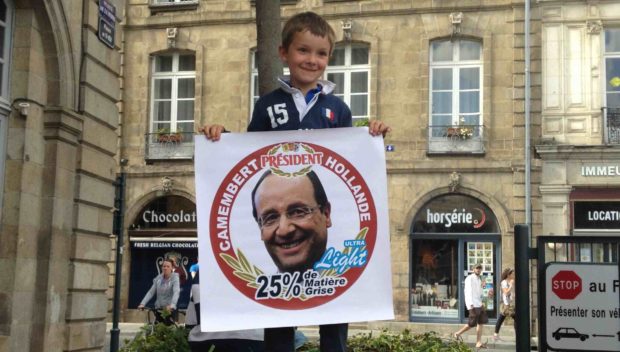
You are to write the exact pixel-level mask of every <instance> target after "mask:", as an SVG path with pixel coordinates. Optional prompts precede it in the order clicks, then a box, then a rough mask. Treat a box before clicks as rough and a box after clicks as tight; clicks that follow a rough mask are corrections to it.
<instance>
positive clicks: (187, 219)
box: [127, 195, 198, 309]
mask: <svg viewBox="0 0 620 352" xmlns="http://www.w3.org/2000/svg"><path fill="white" fill-rule="evenodd" d="M128 233H129V238H130V240H129V241H130V246H129V250H130V251H129V255H130V267H129V274H130V281H129V294H128V302H127V307H128V308H130V309H135V308H136V307H137V306H138V304H139V303H140V301H141V300H142V298H143V297H144V295H145V294H146V292H147V291H148V290H149V288H150V287H151V285H152V284H153V278H154V277H155V276H157V275H159V274H160V273H161V265H162V263H163V261H164V260H165V259H172V260H173V261H174V263H175V265H174V271H175V272H176V273H177V274H178V275H179V282H180V286H181V287H180V288H181V292H180V296H179V301H178V304H177V306H178V308H179V309H185V308H186V307H187V304H188V302H189V292H190V289H191V277H190V275H189V273H188V271H189V267H190V266H191V265H192V264H195V263H197V261H198V238H197V236H196V205H195V204H194V203H193V202H192V201H191V200H189V199H187V198H185V197H181V196H177V195H170V196H165V197H159V198H155V199H153V200H152V201H151V202H149V203H148V204H146V205H145V206H144V207H143V208H142V209H141V211H140V212H139V213H138V214H137V216H136V217H135V219H134V221H133V222H132V223H131V225H130V226H129V231H128Z"/></svg>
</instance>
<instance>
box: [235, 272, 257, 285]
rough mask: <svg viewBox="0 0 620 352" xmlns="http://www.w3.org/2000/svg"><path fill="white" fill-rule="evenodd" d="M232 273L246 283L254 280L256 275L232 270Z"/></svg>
mask: <svg viewBox="0 0 620 352" xmlns="http://www.w3.org/2000/svg"><path fill="white" fill-rule="evenodd" d="M233 274H235V276H236V277H238V278H240V279H241V280H243V281H245V282H248V283H253V282H254V281H255V280H256V276H254V275H252V274H248V273H245V272H243V271H234V272H233Z"/></svg>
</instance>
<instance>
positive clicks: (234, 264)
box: [220, 253, 241, 271]
mask: <svg viewBox="0 0 620 352" xmlns="http://www.w3.org/2000/svg"><path fill="white" fill-rule="evenodd" d="M220 258H222V259H223V260H224V261H225V262H226V264H228V266H230V267H231V268H233V269H235V270H238V271H241V266H240V265H239V263H238V262H237V261H236V260H235V258H233V257H232V256H231V255H228V254H226V253H221V254H220Z"/></svg>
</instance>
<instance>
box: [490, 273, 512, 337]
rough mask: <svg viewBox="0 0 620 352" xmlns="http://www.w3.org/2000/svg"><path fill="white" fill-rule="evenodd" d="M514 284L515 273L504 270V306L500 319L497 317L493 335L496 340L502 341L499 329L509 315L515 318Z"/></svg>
mask: <svg viewBox="0 0 620 352" xmlns="http://www.w3.org/2000/svg"><path fill="white" fill-rule="evenodd" d="M514 283H515V271H514V270H513V269H510V268H506V269H504V271H503V272H502V282H501V288H502V305H501V309H500V311H499V317H497V323H496V324H495V333H494V334H493V339H494V340H496V341H497V340H501V339H500V338H499V329H500V328H501V327H502V324H503V323H504V319H506V316H507V315H510V316H511V317H512V318H513V319H514V317H515V310H514V305H513V302H514V290H513V287H514Z"/></svg>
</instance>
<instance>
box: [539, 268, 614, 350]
mask: <svg viewBox="0 0 620 352" xmlns="http://www.w3.org/2000/svg"><path fill="white" fill-rule="evenodd" d="M545 277H546V279H545V280H546V282H545V291H546V330H547V332H546V335H547V336H546V338H547V345H548V347H549V348H550V349H554V350H563V351H564V350H568V351H620V298H619V295H620V281H619V280H618V266H617V264H576V263H570V264H569V263H552V264H550V265H549V266H548V267H547V269H546V274H545Z"/></svg>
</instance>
